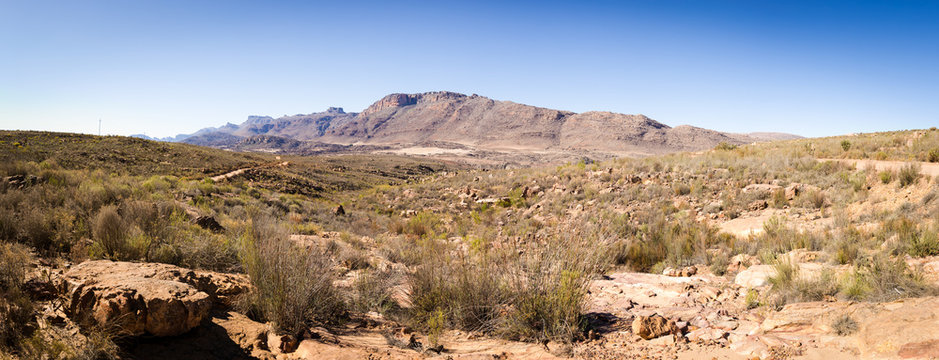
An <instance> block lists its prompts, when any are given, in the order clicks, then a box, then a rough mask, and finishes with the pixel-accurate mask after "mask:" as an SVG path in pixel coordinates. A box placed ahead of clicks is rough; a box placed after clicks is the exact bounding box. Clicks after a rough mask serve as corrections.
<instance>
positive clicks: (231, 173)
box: [210, 161, 290, 182]
mask: <svg viewBox="0 0 939 360" xmlns="http://www.w3.org/2000/svg"><path fill="white" fill-rule="evenodd" d="M287 165H290V162H289V161H284V162H277V163H270V164H263V165H258V166H252V167H246V168H242V169H238V170H234V171H229V172H227V173H224V174H222V175H216V176H213V177H211V178H210V179H212V181H215V182H219V181H222V180H227V179H230V178H233V177H235V176H238V175H241V174H244V172H245V171H248V170H251V169H260V168H266V167H278V166H279V167H287Z"/></svg>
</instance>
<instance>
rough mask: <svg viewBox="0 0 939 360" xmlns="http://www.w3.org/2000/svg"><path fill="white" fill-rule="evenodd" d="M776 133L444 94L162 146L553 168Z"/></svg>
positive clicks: (228, 128) (253, 122)
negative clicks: (386, 154) (396, 155)
mask: <svg viewBox="0 0 939 360" xmlns="http://www.w3.org/2000/svg"><path fill="white" fill-rule="evenodd" d="M794 138H798V136H794V135H787V134H778V133H754V134H730V133H722V132H717V131H713V130H707V129H702V128H697V127H692V126H687V125H683V126H678V127H675V128H672V127H670V126H667V125H665V124H662V123H660V122H657V121H655V120H652V119H650V118H648V117H646V116H643V115H625V114H617V113H611V112H598V111H591V112H585V113H580V114H577V113H573V112H569V111H561V110H552V109H546V108H540V107H535V106H529V105H523V104H518V103H514V102H511V101H497V100H492V99H489V98H486V97H483V96H478V95H475V94H474V95H470V96H467V95H463V94H458V93H453V92H446V91H441V92H428V93H421V94H391V95H388V96H386V97H384V98H382V99H381V100H379V101H377V102H375V103H374V104H372V105H371V106H369V107H368V108H367V109H365V110H363V111H362V112H361V113H346V112H345V111H343V109H342V108H329V109H327V110H326V111H324V112H319V113H312V114H298V115H293V116H285V117H281V118H276V119H275V118H272V117H268V116H250V117H249V118H248V120H247V121H245V122H244V123H242V124H240V125H235V124H227V125H225V126H222V127H219V128H208V129H203V130H200V131H198V132H196V133H194V134H191V135H180V136H177V137H174V138H173V139H171V140H176V141H183V142H186V143H190V144H196V145H203V146H212V147H218V148H224V149H233V150H239V151H266V152H277V153H293V154H307V155H311V154H322V153H337V152H370V151H381V150H393V151H398V152H402V153H409V154H412V155H427V154H428V149H433V150H434V151H433V152H431V154H432V155H451V156H452V155H454V154H455V153H454V152H453V151H448V150H451V149H461V150H465V152H462V153H458V154H456V155H458V157H460V158H462V159H464V160H466V159H470V160H473V159H472V158H476V159H490V160H494V161H495V162H497V163H499V162H501V163H519V164H530V163H532V160H533V159H534V160H535V162H541V163H544V162H558V161H560V160H570V159H576V158H579V157H583V156H588V157H591V158H595V159H608V158H611V157H613V156H647V155H654V154H664V153H669V152H675V151H697V150H703V149H710V148H712V147H714V146H715V145H717V144H718V143H721V142H725V143H728V144H744V143H751V142H755V141H767V140H779V139H794Z"/></svg>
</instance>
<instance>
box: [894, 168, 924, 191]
mask: <svg viewBox="0 0 939 360" xmlns="http://www.w3.org/2000/svg"><path fill="white" fill-rule="evenodd" d="M919 177H920V166H919V164H915V163H909V164H906V165H903V167H901V168H900V172H899V174H898V175H897V178H899V179H900V187H906V186H909V185H912V184H914V183H916V181H917V180H919Z"/></svg>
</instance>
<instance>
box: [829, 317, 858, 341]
mask: <svg viewBox="0 0 939 360" xmlns="http://www.w3.org/2000/svg"><path fill="white" fill-rule="evenodd" d="M831 329H832V331H834V333H835V334H837V335H838V336H848V335H851V334H854V333H855V332H857V329H858V324H857V321H855V320H854V318H852V317H851V315H848V314H842V315H841V316H838V317H836V318H835V319H834V320H833V321H832V322H831Z"/></svg>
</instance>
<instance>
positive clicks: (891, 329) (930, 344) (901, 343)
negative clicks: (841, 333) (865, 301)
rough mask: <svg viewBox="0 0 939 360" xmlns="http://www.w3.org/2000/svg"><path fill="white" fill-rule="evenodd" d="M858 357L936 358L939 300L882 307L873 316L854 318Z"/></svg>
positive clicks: (930, 298)
mask: <svg viewBox="0 0 939 360" xmlns="http://www.w3.org/2000/svg"><path fill="white" fill-rule="evenodd" d="M855 319H857V320H858V321H860V322H861V326H860V330H859V332H858V334H857V338H858V345H859V348H860V350H861V354H862V355H865V356H866V357H868V358H908V359H909V358H914V359H935V358H939V297H928V298H919V299H905V300H899V301H895V302H892V303H886V304H882V310H880V311H878V312H877V313H876V314H875V315H872V316H855Z"/></svg>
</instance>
